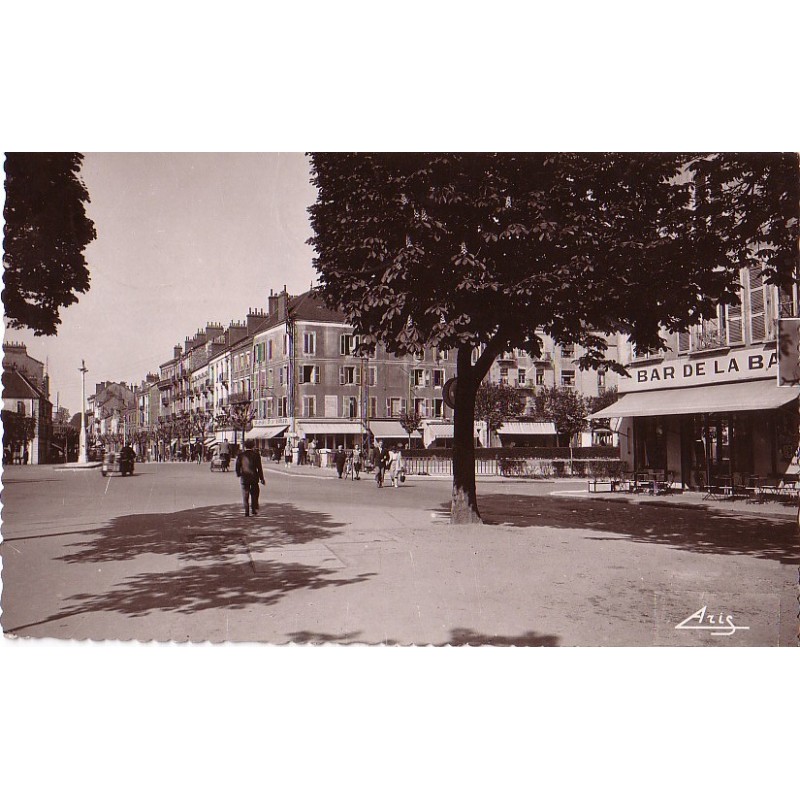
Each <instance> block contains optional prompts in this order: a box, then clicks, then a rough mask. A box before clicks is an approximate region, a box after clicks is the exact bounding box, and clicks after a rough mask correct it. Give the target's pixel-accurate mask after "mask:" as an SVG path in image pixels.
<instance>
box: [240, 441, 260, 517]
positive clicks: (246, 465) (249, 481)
mask: <svg viewBox="0 0 800 800" xmlns="http://www.w3.org/2000/svg"><path fill="white" fill-rule="evenodd" d="M236 477H237V478H239V479H240V481H241V484H242V500H243V501H244V515H245V516H246V517H249V516H250V510H251V509H252V511H253V516H254V517H255V516H257V515H258V494H259V488H258V484H259V482H261V484H262V486H263V485H264V470H263V468H262V466H261V456H260V455H259V454H258V453H257V452H256V451H255V450H253V440H252V439H248V440H247V441H246V442H245V443H244V450H242V452H241V453H239V455H238V456H236Z"/></svg>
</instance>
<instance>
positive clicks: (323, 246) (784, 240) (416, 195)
mask: <svg viewBox="0 0 800 800" xmlns="http://www.w3.org/2000/svg"><path fill="white" fill-rule="evenodd" d="M311 167H312V182H313V183H314V185H315V186H316V188H317V190H318V196H317V201H316V202H315V203H314V205H313V206H312V207H311V208H310V216H311V225H312V228H313V231H314V236H313V237H312V238H311V239H310V243H311V244H312V245H313V246H314V248H315V250H316V258H315V267H316V268H317V270H318V272H319V276H320V288H319V292H320V294H321V296H322V297H323V298H324V300H325V301H326V303H327V304H328V305H329V306H331V307H335V308H338V309H340V310H341V311H342V312H344V314H345V316H346V318H347V320H348V321H349V322H350V323H351V324H352V325H353V326H354V328H355V330H356V332H357V333H359V334H360V335H361V342H362V348H364V349H366V350H369V349H370V348H372V347H374V345H375V344H376V343H377V342H378V341H382V342H383V343H384V345H385V346H386V349H387V350H388V351H389V352H391V353H395V354H398V355H400V354H405V353H409V352H418V351H419V350H421V349H422V348H423V347H424V346H430V347H436V348H449V349H452V350H455V351H456V353H457V356H456V364H457V377H458V380H457V384H456V391H455V419H454V423H455V438H454V447H453V499H452V507H451V522H475V521H479V519H480V516H479V512H478V505H477V497H476V492H475V471H474V458H475V453H474V442H473V440H472V436H473V424H474V417H475V399H476V394H477V391H478V387H479V386H480V384H481V381H482V380H483V379H484V378H485V376H486V374H487V373H488V370H489V367H490V366H491V364H492V362H493V361H494V359H495V358H496V357H497V356H498V355H499V354H500V353H501V352H503V351H504V350H508V349H511V348H514V347H519V348H522V349H524V350H526V351H527V352H528V353H530V354H531V355H533V356H538V355H539V354H540V352H541V347H542V339H541V335H542V334H548V335H549V336H551V337H552V338H553V339H554V340H555V342H556V343H558V344H577V345H580V346H581V347H582V348H584V354H583V356H582V357H581V359H580V366H582V367H599V366H603V365H605V366H607V367H608V368H610V369H614V370H616V371H618V372H620V371H624V370H623V368H622V367H621V366H620V365H619V364H616V363H614V362H613V361H610V360H608V359H607V358H606V349H607V338H606V337H608V336H616V335H617V334H625V335H627V336H629V337H630V339H631V340H632V341H633V343H634V344H635V345H636V347H637V348H638V349H639V350H640V351H647V350H653V349H658V348H659V347H660V346H661V345H662V338H661V334H662V332H663V331H664V330H668V331H675V330H684V329H686V328H687V327H688V326H689V325H692V324H694V323H697V322H699V321H700V320H701V319H702V318H703V317H710V316H712V314H713V313H714V311H715V308H716V304H717V303H718V302H720V301H722V302H735V301H736V294H735V290H736V288H737V283H736V282H737V279H738V275H739V270H740V268H741V267H742V266H744V265H746V264H747V263H748V259H751V258H753V248H754V246H755V245H756V244H757V243H759V242H760V243H762V245H763V244H765V245H766V247H762V250H761V252H760V253H759V259H761V261H760V262H759V263H762V264H763V265H764V266H765V268H766V271H767V276H768V278H769V280H772V281H775V282H780V283H784V284H786V283H788V281H789V279H790V277H791V275H792V274H793V273H796V268H797V250H796V239H797V231H798V224H797V200H798V192H797V179H798V159H797V156H796V155H774V156H770V155H766V156H751V155H744V156H740V155H736V154H711V155H702V156H695V155H691V154H619V153H604V154H580V153H562V154H514V153H499V154H498V153H471V154H458V153H456V154H449V153H438V154H418V153H403V154H374V153H373V154H323V153H313V154H311ZM473 354H475V357H473Z"/></svg>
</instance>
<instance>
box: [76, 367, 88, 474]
mask: <svg viewBox="0 0 800 800" xmlns="http://www.w3.org/2000/svg"><path fill="white" fill-rule="evenodd" d="M78 371H79V372H80V373H81V435H80V440H79V443H78V463H79V464H86V463H88V460H89V459H88V458H87V456H86V373H87V372H88V371H89V370H88V369H86V363H85V362H84V361H83V359H81V366H80V369H79V370H78Z"/></svg>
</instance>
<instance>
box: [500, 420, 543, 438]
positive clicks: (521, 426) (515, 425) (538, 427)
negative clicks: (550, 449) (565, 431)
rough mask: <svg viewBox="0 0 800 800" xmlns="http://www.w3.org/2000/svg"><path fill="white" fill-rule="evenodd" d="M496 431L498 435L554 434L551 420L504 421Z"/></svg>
mask: <svg viewBox="0 0 800 800" xmlns="http://www.w3.org/2000/svg"><path fill="white" fill-rule="evenodd" d="M497 432H498V433H499V434H500V436H555V435H556V426H555V425H554V424H553V423H552V422H504V423H503V424H502V425H501V426H500V427H499V428H498V429H497Z"/></svg>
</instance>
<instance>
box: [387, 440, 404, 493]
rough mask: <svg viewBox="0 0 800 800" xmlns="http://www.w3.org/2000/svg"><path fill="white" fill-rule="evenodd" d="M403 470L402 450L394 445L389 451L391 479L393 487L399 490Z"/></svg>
mask: <svg viewBox="0 0 800 800" xmlns="http://www.w3.org/2000/svg"><path fill="white" fill-rule="evenodd" d="M402 469H403V456H402V455H401V454H400V448H399V447H398V446H397V445H396V444H393V445H392V449H391V450H390V451H389V478H390V479H391V481H392V486H394V488H395V489H397V488H398V487H399V486H400V475H401V471H402Z"/></svg>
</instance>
